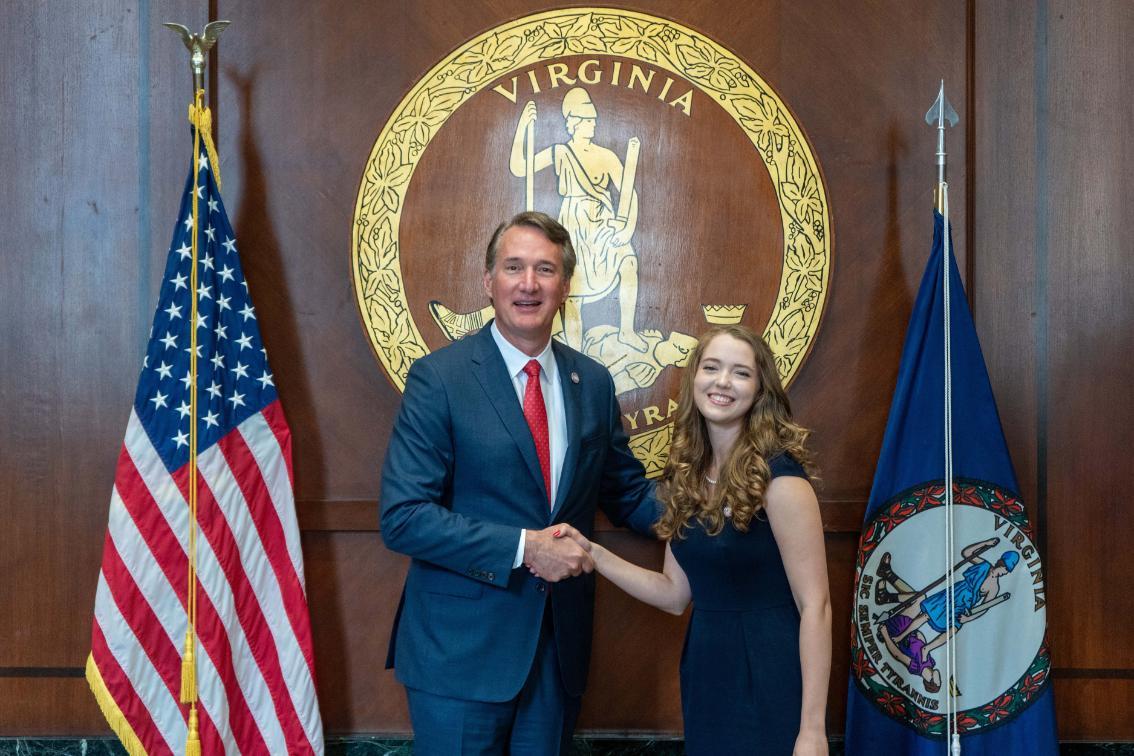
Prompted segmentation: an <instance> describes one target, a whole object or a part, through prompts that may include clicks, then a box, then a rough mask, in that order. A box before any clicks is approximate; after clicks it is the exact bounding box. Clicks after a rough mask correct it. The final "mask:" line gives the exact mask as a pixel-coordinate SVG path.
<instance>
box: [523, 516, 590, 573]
mask: <svg viewBox="0 0 1134 756" xmlns="http://www.w3.org/2000/svg"><path fill="white" fill-rule="evenodd" d="M580 542H582V543H586V542H587V539H586V538H585V537H584V536H583V534H582V533H580V532H579V531H578V530H576V529H575V528H573V527H572V526H570V525H567V524H565V523H562V524H559V525H552V526H551V527H550V528H544V529H543V530H528V531H525V535H524V564H525V565H526V566H527V568H528V569H529V570H531V572H532V574H533V575H535V576H536V577H540V578H543V579H544V580H546V581H547V582H549V583H557V582H559V581H560V580H563V579H564V578H568V577H575V576H576V575H580V574H582V573H584V572H591V571H592V570H594V568H595V563H594V561H593V560H592V559H591V555H590V554H589V553H588V552H587V549H585V548H583V547H582V546H580V545H579V543H580Z"/></svg>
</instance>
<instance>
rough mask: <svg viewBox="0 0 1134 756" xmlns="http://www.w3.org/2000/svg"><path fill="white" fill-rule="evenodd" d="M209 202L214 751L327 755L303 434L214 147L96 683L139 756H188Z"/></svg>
mask: <svg viewBox="0 0 1134 756" xmlns="http://www.w3.org/2000/svg"><path fill="white" fill-rule="evenodd" d="M194 195H195V197H196V201H197V213H198V261H197V298H198V314H197V319H196V324H195V327H196V331H197V376H198V377H197V397H198V398H197V417H198V421H197V422H198V431H197V447H198V456H197V465H198V479H199V489H198V491H199V493H198V499H197V501H198V513H197V514H198V516H197V522H198V524H199V530H198V536H197V540H196V543H197V547H196V551H197V560H196V562H197V572H198V577H197V581H198V582H197V590H196V596H197V626H196V633H197V643H196V649H197V650H196V652H195V658H196V678H197V687H198V696H199V701H198V704H197V710H198V716H199V719H200V725H199V733H200V744H201V752H202V753H204V754H219V753H242V754H255V753H271V754H283V753H322V752H323V726H322V722H321V719H320V716H319V705H318V701H317V699H316V696H315V663H314V658H313V654H312V642H311V624H310V620H309V617H308V611H307V598H306V595H305V589H304V578H303V554H302V551H301V548H300V539H299V527H298V524H297V522H296V516H295V501H294V498H293V493H292V465H291V432H290V431H289V429H288V426H287V421H286V420H285V419H284V414H283V411H282V409H281V408H280V401H279V396H278V395H277V393H276V386H275V382H274V378H273V376H272V372H271V368H270V367H269V366H268V357H267V352H266V351H265V350H264V348H263V344H262V342H261V340H260V329H259V325H258V323H257V319H256V311H255V309H254V308H253V307H252V302H251V299H250V298H249V296H248V284H247V283H246V282H245V280H244V275H243V273H242V272H241V267H240V259H239V255H238V253H237V248H236V238H235V236H234V235H233V232H232V227H231V226H230V225H229V222H228V217H227V215H226V214H225V210H224V205H223V204H222V203H221V197H220V193H219V191H218V187H217V185H216V182H215V180H214V175H213V170H212V166H211V165H210V160H209V157H208V152H207V150H206V149H205V146H204V144H201V150H200V153H199V155H198V159H197V161H196V163H195V165H194V167H193V169H191V170H190V173H189V178H188V180H187V181H186V185H185V194H184V197H183V199H182V201H181V210H180V215H179V218H178V223H177V227H176V229H175V231H174V234H173V243H172V244H171V246H170V250H169V257H168V262H167V263H166V269H165V275H164V277H163V279H162V284H161V293H160V300H159V303H158V306H157V311H156V313H155V314H154V320H153V326H152V327H151V330H150V340H149V345H148V347H147V349H146V356H145V360H144V361H143V363H142V373H141V377H140V378H139V380H138V391H137V394H136V395H135V397H134V406H133V409H132V411H131V413H130V420H129V422H128V424H127V427H126V438H125V441H124V442H123V446H122V451H121V453H120V454H119V458H118V467H117V471H116V473H115V478H114V491H113V493H112V495H111V499H110V522H109V526H108V528H107V533H106V540H105V544H104V548H103V560H102V569H101V571H100V573H99V577H98V589H97V595H96V599H95V611H94V627H93V629H92V632H91V653H90V657H89V658H88V660H87V679H88V681H89V682H90V685H91V689H92V691H93V692H94V694H95V697H96V699H97V700H98V703H99V705H100V707H101V708H102V711H103V714H104V715H105V716H106V718H107V721H108V722H109V723H110V725H111V727H112V728H113V729H114V730H115V732H116V734H118V736H119V738H120V739H121V740H122V742H123V744H124V745H125V746H126V748H127V750H128V751H129V752H130V753H132V754H133V753H148V754H159V753H183V752H184V750H185V748H186V736H187V732H188V724H187V723H188V716H189V714H188V712H189V706H188V705H187V704H181V703H179V702H178V697H179V694H180V686H181V657H182V649H183V645H184V638H185V633H186V627H187V622H188V615H187V609H186V606H187V596H188V593H189V588H188V569H189V556H188V555H189V503H188V502H189V442H190V439H189V426H190V422H191V409H190V385H191V379H190V375H189V367H190V366H189V351H190V331H189V329H190V327H191V326H190V322H189V321H190V319H191V317H190V310H191V302H190V281H191V275H190V274H191V266H192V246H191V245H192V228H193V201H194Z"/></svg>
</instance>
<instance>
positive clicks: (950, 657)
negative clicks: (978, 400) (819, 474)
mask: <svg viewBox="0 0 1134 756" xmlns="http://www.w3.org/2000/svg"><path fill="white" fill-rule="evenodd" d="M938 192H939V194H940V198H941V215H942V220H943V223H942V229H941V234H942V239H941V242H942V253H941V257H942V263H941V270H942V274H941V277H942V290H943V291H942V298H941V299H942V302H941V303H942V309H943V313H942V323H943V327H944V331H945V333H944V345H945V349H944V352H945V354H944V360H943V362H944V364H945V575H946V581H945V584H946V586H947V588H946V596H947V602H946V603H947V605H948V606H947V609H946V615H945V616H946V617H948V618H949V626H948V627H947V628H946V630H945V632H947V633H952V638H949V640H948V641H947V642H946V644H945V669H946V672H947V674H948V677H949V684H948V687H947V688H946V692H945V701H946V704H945V715H946V718H947V724H948V734H949V738H948V740H947V742H948V743H949V745H948V751H949V753H950V754H951V756H961V736H960V733H959V732H958V730H957V701H956V687H955V685H956V682H955V681H956V679H957V654H956V651H955V649H954V647H953V640H954V639H955V638H956V637H957V636H956V630H957V628H956V622H957V620H956V608H957V606H956V586H955V584H954V567H953V549H954V547H955V544H954V539H953V537H954V532H955V523H954V519H953V506H954V501H953V345H952V340H951V333H950V331H951V322H950V306H951V303H950V296H951V287H950V273H951V272H952V271H951V269H950V266H949V261H950V257H951V255H952V254H953V251H952V249H951V246H950V241H951V238H950V234H949V185H948V184H947V183H945V182H944V181H942V182H940V184H938Z"/></svg>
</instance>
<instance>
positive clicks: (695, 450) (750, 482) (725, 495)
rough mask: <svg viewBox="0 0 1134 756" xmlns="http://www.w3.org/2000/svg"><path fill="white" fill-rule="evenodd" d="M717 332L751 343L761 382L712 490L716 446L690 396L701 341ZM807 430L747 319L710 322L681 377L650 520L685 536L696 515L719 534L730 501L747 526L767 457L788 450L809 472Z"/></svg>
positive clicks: (738, 522)
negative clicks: (658, 512) (658, 503)
mask: <svg viewBox="0 0 1134 756" xmlns="http://www.w3.org/2000/svg"><path fill="white" fill-rule="evenodd" d="M722 335H724V336H731V337H733V338H734V339H737V340H739V341H743V342H744V343H746V344H748V346H750V347H751V348H752V352H753V354H755V355H756V375H757V378H758V380H759V385H758V386H757V390H756V397H755V400H754V401H753V403H752V407H751V409H749V411H748V416H747V418H746V419H745V423H744V427H743V428H742V429H741V432H740V436H739V437H738V438H737V440H736V444H735V445H734V446H733V448H732V451H730V452H729V454H728V457H727V458H726V459H725V460H724V462H723V464H722V466H721V469H720V470H718V478H717V481H718V482H717V485H716V489H715V491H712V492H711V493H710V489H709V488H708V486H706V484H705V478H706V476H707V475H708V473H709V468H710V466H711V465H712V462H713V449H712V446H710V444H709V431H708V427H707V426H706V424H705V418H704V416H703V415H702V414H701V412H700V411H699V410H698V409H697V405H696V403H695V402H694V401H693V383H694V380H695V378H696V376H697V372H698V371H699V370H700V367H701V360H702V359H703V358H704V355H705V349H706V348H707V347H708V345H709V343H710V342H712V340H713V339H715V338H716V337H718V336H722ZM809 435H810V431H808V430H807V429H805V428H802V427H800V426H799V425H797V424H796V423H795V422H794V421H793V420H792V416H791V403H790V402H789V401H788V398H787V394H786V393H785V392H784V388H783V384H782V383H781V382H780V374H779V371H778V370H777V369H776V360H775V357H774V356H773V355H772V350H771V349H769V348H768V345H767V344H766V343H765V342H764V340H763V339H762V338H760V336H758V335H757V334H756V333H754V332H753V331H751V330H749V329H748V328H745V327H744V326H736V325H730V326H720V327H717V328H714V329H712V330H710V331H709V332H708V333H706V334H705V335H704V336H702V337H701V339H700V341H699V342H698V343H697V348H696V349H695V350H694V351H693V357H692V359H691V361H690V363H689V367H688V368H687V369H686V370H685V374H684V375H683V376H682V378H681V394H680V396H679V398H678V407H677V418H676V421H675V423H674V431H673V443H672V445H671V446H670V450H669V461H668V462H667V463H666V466H665V470H663V471H662V475H661V481H660V488H659V490H660V491H661V497H662V499H663V500H664V501H665V512H664V513H663V514H662V516H661V518H660V519H659V520H658V522H657V524H656V525H655V526H654V529H655V531H656V532H657V534H658V536H659V537H660V538H663V539H666V540H668V539H672V538H678V539H680V538H683V537H684V532H685V529H686V528H687V527H689V525H690V523H691V522H692V521H693V520H698V521H699V522H700V523H701V525H702V526H703V527H704V528H705V531H706V532H707V533H708V534H709V535H717V534H719V533H720V532H721V530H722V529H724V524H725V519H726V518H725V514H724V507H725V505H726V504H727V505H729V507H731V509H732V523H733V526H734V527H735V528H736V529H737V530H739V531H741V532H746V531H747V530H748V525H749V523H750V522H751V521H752V518H753V517H755V516H757V515H758V513H759V512H760V511H761V510H762V509H763V508H764V491H765V490H766V489H767V487H768V482H769V479H770V477H771V472H770V470H769V469H768V460H769V459H771V458H772V457H774V456H776V455H777V454H779V453H781V452H788V453H789V454H791V456H793V457H795V459H796V461H798V462H799V463H800V464H801V465H803V467H804V469H805V470H806V471H807V472H808V474H809V475H812V476H814V466H813V463H812V457H811V453H810V452H809V451H808V450H807V448H806V446H805V443H806V441H807V437H808V436H809Z"/></svg>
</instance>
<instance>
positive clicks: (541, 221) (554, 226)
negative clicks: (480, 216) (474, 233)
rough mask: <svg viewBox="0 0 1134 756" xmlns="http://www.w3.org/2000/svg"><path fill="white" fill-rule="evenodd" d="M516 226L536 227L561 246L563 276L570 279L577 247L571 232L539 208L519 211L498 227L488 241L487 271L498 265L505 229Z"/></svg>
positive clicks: (485, 266)
mask: <svg viewBox="0 0 1134 756" xmlns="http://www.w3.org/2000/svg"><path fill="white" fill-rule="evenodd" d="M516 226H527V227H528V228H534V229H536V230H538V231H540V232H542V233H543V235H544V236H546V237H547V240H548V241H550V242H551V243H552V244H554V245H555V246H557V247H559V251H560V253H561V254H562V257H563V277H564V278H565V279H566V280H568V281H570V280H571V276H572V274H574V272H575V247H574V245H572V244H571V234H569V233H567V229H565V228H563V226H562V225H561V224H560V223H559V221H557V220H555V219H554V218H552V217H551V216H550V215H548V214H547V213H541V212H539V211H538V210H527V211H525V212H522V213H518V214H517V215H514V216H512V219H511V220H506V221H504V222H503V223H501V224H500V225H499V226H497V227H496V230H495V231H493V232H492V239H491V240H490V241H489V242H488V251H487V252H485V255H484V269H485V271H487V272H489V273H491V272H492V268H493V266H494V265H496V252H497V250H498V249H499V247H500V237H502V236H503V235H504V232H505V231H507V230H508V229H510V228H515V227H516Z"/></svg>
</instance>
